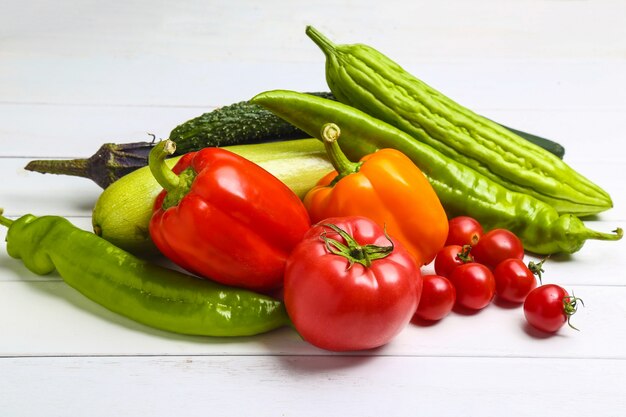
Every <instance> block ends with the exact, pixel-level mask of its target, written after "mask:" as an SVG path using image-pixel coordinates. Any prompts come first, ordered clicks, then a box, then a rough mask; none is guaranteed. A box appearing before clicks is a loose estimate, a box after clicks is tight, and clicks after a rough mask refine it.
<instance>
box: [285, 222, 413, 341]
mask: <svg viewBox="0 0 626 417" xmlns="http://www.w3.org/2000/svg"><path fill="white" fill-rule="evenodd" d="M333 227H334V228H333ZM392 242H393V246H392ZM366 245H367V246H366ZM366 253H367V254H368V257H369V259H370V263H369V264H368V262H367V260H366V259H365V258H366V256H365V254H366ZM421 292H422V278H421V275H420V270H419V267H418V266H417V264H416V263H415V261H414V259H413V257H412V255H410V254H409V253H408V252H407V250H406V249H404V247H402V245H401V244H400V243H398V242H397V241H395V240H393V238H391V241H390V240H388V238H387V237H386V236H385V232H384V230H383V229H382V228H381V227H380V226H378V225H377V224H376V223H374V222H373V221H372V220H370V219H368V218H365V217H335V218H329V219H326V220H324V221H322V222H320V223H318V224H316V225H314V226H313V227H311V229H309V231H308V232H307V233H306V234H305V236H304V238H303V240H302V241H301V242H300V243H299V244H298V245H297V246H296V247H295V249H294V250H293V252H292V253H291V255H290V256H289V259H288V260H287V267H286V270H285V306H286V308H287V312H288V313H289V317H290V318H291V320H292V321H293V324H294V326H295V328H296V330H297V331H298V332H299V333H300V335H301V336H302V337H303V338H304V339H305V340H307V341H308V342H310V343H311V344H313V345H315V346H317V347H320V348H323V349H328V350H334V351H345V350H361V349H370V348H374V347H378V346H381V345H384V344H385V343H387V342H388V341H389V340H391V338H393V337H394V336H395V335H396V334H398V333H399V332H400V331H401V330H402V329H403V328H404V327H405V326H406V324H407V323H408V322H409V321H410V320H411V318H412V316H413V314H414V313H415V310H416V308H417V304H418V302H419V299H420V295H421Z"/></svg>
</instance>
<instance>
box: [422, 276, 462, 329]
mask: <svg viewBox="0 0 626 417" xmlns="http://www.w3.org/2000/svg"><path fill="white" fill-rule="evenodd" d="M422 281H423V288H422V297H421V298H420V301H419V304H418V305H417V311H416V312H415V317H417V318H420V319H422V320H428V321H436V320H441V319H442V318H444V317H445V316H447V315H448V314H449V313H450V311H452V307H454V302H455V301H456V290H455V289H454V286H453V285H452V283H451V282H450V281H449V280H448V279H447V278H446V277H442V276H439V275H424V277H423V278H422Z"/></svg>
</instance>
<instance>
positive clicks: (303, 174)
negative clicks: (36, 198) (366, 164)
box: [92, 139, 333, 255]
mask: <svg viewBox="0 0 626 417" xmlns="http://www.w3.org/2000/svg"><path fill="white" fill-rule="evenodd" d="M225 149H228V150H229V151H232V152H234V153H236V154H238V155H241V156H243V157H244V158H247V159H249V160H250V161H252V162H255V163H256V164H258V165H260V166H261V167H262V168H264V169H266V170H267V171H269V172H270V173H272V174H273V175H274V176H276V177H277V178H278V179H279V180H281V181H283V182H284V183H285V184H286V185H287V186H288V187H289V188H290V189H291V190H292V191H293V192H294V193H295V194H296V195H298V197H300V198H302V197H304V195H305V194H306V192H307V191H308V190H310V189H311V188H312V187H313V186H314V185H315V184H316V183H317V181H318V180H319V179H320V178H322V177H323V176H324V175H326V174H327V173H329V172H330V171H332V170H333V166H332V164H331V163H330V162H329V161H328V159H327V157H326V150H325V148H324V145H323V144H322V143H321V142H319V141H318V140H317V139H300V140H292V141H287V142H269V143H262V144H253V145H237V146H229V147H225ZM178 159H180V156H179V157H175V158H170V159H168V160H166V163H167V164H168V165H169V166H171V167H172V166H174V164H176V162H177V161H178ZM161 190H162V187H161V186H160V185H159V184H158V183H157V181H156V180H155V179H154V177H153V176H152V173H151V172H150V168H149V167H147V166H146V167H143V168H140V169H138V170H136V171H134V172H132V173H130V174H128V175H126V176H124V177H123V178H121V179H119V180H118V181H116V182H114V183H113V184H111V185H110V186H109V187H107V188H106V189H105V190H104V191H103V192H102V194H101V195H100V197H99V198H98V201H97V202H96V205H95V207H94V209H93V213H92V225H93V230H94V232H95V233H96V234H97V235H99V236H101V237H103V238H104V239H106V240H108V241H109V242H111V243H113V244H114V245H115V246H117V247H120V248H122V249H124V250H127V251H129V252H132V253H135V254H138V255H150V254H154V253H157V250H156V247H155V246H154V244H153V243H152V241H151V240H150V233H149V230H148V225H149V222H150V217H151V216H152V205H153V203H154V200H155V198H156V196H157V195H158V194H159V192H161Z"/></svg>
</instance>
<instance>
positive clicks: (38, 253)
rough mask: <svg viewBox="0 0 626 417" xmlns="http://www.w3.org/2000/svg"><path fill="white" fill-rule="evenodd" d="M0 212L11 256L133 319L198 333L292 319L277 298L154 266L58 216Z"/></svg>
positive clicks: (248, 330) (247, 330)
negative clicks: (14, 215) (15, 216)
mask: <svg viewBox="0 0 626 417" xmlns="http://www.w3.org/2000/svg"><path fill="white" fill-rule="evenodd" d="M1 214H2V210H1V209H0V224H1V225H3V226H7V227H8V228H9V230H8V232H7V237H6V240H7V252H8V254H9V255H10V256H12V257H13V258H17V259H21V260H22V261H23V262H24V265H25V266H26V267H27V268H28V269H29V270H31V271H32V272H34V273H35V274H38V275H45V274H49V273H51V272H52V271H54V270H55V269H56V270H57V271H58V272H59V275H60V276H61V277H62V278H63V280H64V281H65V282H66V283H67V284H69V285H70V286H71V287H74V288H75V289H76V290H78V291H79V292H81V293H82V294H83V295H85V296H86V297H88V298H90V299H91V300H93V301H95V302H96V303H98V304H100V305H102V306H104V307H106V308H108V309H109V310H111V311H114V312H116V313H119V314H121V315H123V316H126V317H128V318H130V319H132V320H135V321H138V322H140V323H143V324H146V325H148V326H151V327H155V328H157V329H161V330H167V331H171V332H176V333H182V334H189V335H202V336H247V335H253V334H258V333H262V332H266V331H269V330H272V329H275V328H278V327H281V326H284V325H287V324H288V323H289V319H288V317H287V313H286V310H285V308H284V305H283V303H282V302H280V301H278V300H275V299H273V298H271V297H268V296H265V295H260V294H256V293H253V292H250V291H247V290H242V289H237V288H230V287H226V286H223V285H219V284H216V283H214V282H211V281H209V280H206V279H200V278H195V277H192V276H190V275H186V274H183V273H181V272H178V271H174V270H171V269H167V268H163V267H161V266H157V265H154V264H152V263H150V262H148V261H145V260H143V259H140V258H137V257H135V256H133V255H131V254H129V253H128V252H125V251H123V250H122V249H119V248H117V247H116V246H114V245H113V244H111V243H109V242H107V241H106V240H104V239H102V238H100V237H98V236H96V235H94V234H93V233H89V232H87V231H84V230H82V229H79V228H77V227H75V226H74V225H72V224H71V223H70V222H69V221H68V220H67V219H65V218H63V217H58V216H42V217H36V216H33V215H31V214H27V215H25V216H22V217H20V218H19V219H17V220H10V219H8V218H6V217H3V216H2V215H1Z"/></svg>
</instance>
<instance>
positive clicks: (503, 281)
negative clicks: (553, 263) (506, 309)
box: [493, 258, 537, 303]
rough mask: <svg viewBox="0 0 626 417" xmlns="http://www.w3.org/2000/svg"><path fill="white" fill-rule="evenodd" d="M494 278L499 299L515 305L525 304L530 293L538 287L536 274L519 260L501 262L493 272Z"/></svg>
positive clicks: (510, 259)
mask: <svg viewBox="0 0 626 417" xmlns="http://www.w3.org/2000/svg"><path fill="white" fill-rule="evenodd" d="M493 276H494V278H495V279H496V294H497V295H498V297H499V298H502V299H503V300H506V301H510V302H513V303H523V302H524V300H525V299H526V296H527V295H528V293H529V292H531V291H532V290H533V289H535V287H536V286H537V280H536V279H535V274H533V272H532V271H531V270H530V269H529V268H528V267H527V266H526V264H524V261H522V260H521V259H517V258H509V259H505V260H504V261H502V262H500V263H499V264H498V266H496V268H495V269H494V270H493Z"/></svg>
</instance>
